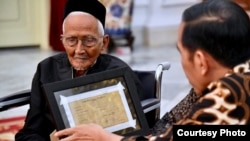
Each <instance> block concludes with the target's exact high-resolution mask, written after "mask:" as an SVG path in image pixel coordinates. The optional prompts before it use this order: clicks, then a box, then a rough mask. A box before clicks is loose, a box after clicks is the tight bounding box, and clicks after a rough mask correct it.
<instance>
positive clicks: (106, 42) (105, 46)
mask: <svg viewBox="0 0 250 141" xmlns="http://www.w3.org/2000/svg"><path fill="white" fill-rule="evenodd" d="M108 45H109V35H104V37H103V40H102V47H101V53H102V54H104V53H107V49H108Z"/></svg>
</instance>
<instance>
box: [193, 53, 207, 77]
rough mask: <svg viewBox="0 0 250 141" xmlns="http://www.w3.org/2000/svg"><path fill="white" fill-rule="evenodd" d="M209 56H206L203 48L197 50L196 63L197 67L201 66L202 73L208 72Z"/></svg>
mask: <svg viewBox="0 0 250 141" xmlns="http://www.w3.org/2000/svg"><path fill="white" fill-rule="evenodd" d="M207 59H208V58H206V54H205V53H204V51H202V50H197V51H196V52H195V64H196V65H197V66H196V67H198V68H199V70H200V74H201V75H206V74H207V73H208V68H209V66H208V62H207V61H208V60H207Z"/></svg>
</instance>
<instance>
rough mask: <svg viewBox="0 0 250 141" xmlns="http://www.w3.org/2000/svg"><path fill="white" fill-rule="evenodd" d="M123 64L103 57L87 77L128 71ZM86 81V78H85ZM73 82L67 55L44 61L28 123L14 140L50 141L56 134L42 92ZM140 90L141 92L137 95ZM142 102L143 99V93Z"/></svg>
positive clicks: (36, 78)
mask: <svg viewBox="0 0 250 141" xmlns="http://www.w3.org/2000/svg"><path fill="white" fill-rule="evenodd" d="M127 66H128V64H126V63H125V62H123V61H122V60H120V59H118V58H116V57H114V56H111V55H108V54H103V55H100V56H99V58H98V59H97V62H96V63H95V65H94V66H93V67H92V68H90V69H89V70H88V72H87V75H88V74H93V73H98V72H101V71H105V70H110V69H114V68H119V67H127ZM83 77H84V76H83ZM67 79H72V68H71V65H70V63H69V60H68V58H67V54H66V53H60V54H57V55H55V56H52V57H49V58H47V59H45V60H43V61H41V62H40V63H39V64H38V66H37V70H36V73H35V75H34V78H33V81H32V88H31V99H30V109H29V110H28V113H27V117H26V119H25V125H24V127H23V129H21V130H20V131H19V132H18V133H17V134H16V136H15V140H16V141H49V140H50V137H49V135H50V133H51V132H52V131H54V130H55V125H54V123H53V119H52V116H51V115H50V111H49V107H48V103H47V102H46V100H45V95H44V94H43V92H42V85H43V84H46V83H51V82H56V81H61V80H67ZM133 79H134V80H135V82H136V86H137V87H141V84H140V82H139V79H138V78H137V77H133ZM139 90H141V88H138V92H139ZM139 93H140V94H139V95H140V99H144V98H143V95H142V93H141V92H139Z"/></svg>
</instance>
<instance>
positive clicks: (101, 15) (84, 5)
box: [63, 0, 106, 28]
mask: <svg viewBox="0 0 250 141" xmlns="http://www.w3.org/2000/svg"><path fill="white" fill-rule="evenodd" d="M73 11H82V12H86V13H89V14H91V15H93V16H94V17H96V18H97V19H98V20H99V21H100V22H101V23H102V25H103V28H104V27H105V17H106V8H105V6H104V5H103V4H102V3H101V2H99V1H98V0H67V2H66V5H65V8H64V17H63V19H65V18H66V17H67V16H68V14H69V13H71V12H73Z"/></svg>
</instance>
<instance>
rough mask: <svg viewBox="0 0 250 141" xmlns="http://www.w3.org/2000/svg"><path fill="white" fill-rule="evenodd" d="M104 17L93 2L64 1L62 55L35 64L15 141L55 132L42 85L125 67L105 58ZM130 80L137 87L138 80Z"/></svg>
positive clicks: (37, 140) (45, 138)
mask: <svg viewBox="0 0 250 141" xmlns="http://www.w3.org/2000/svg"><path fill="white" fill-rule="evenodd" d="M105 16H106V8H105V7H104V6H103V5H102V4H101V3H100V2H99V1H97V0H68V3H67V4H66V7H65V16H64V21H63V29H62V30H63V34H62V35H61V40H62V43H63V45H64V47H65V50H66V52H63V53H59V54H57V55H55V56H51V57H49V58H46V59H45V60H43V61H41V62H40V63H39V64H38V66H37V70H36V73H35V75H34V78H33V82H32V89H31V101H30V109H29V110H28V113H27V117H26V120H25V125H24V127H23V129H21V130H20V131H19V132H18V133H17V134H16V136H15V140H16V141H49V140H50V134H51V132H52V131H54V130H55V126H54V123H53V119H52V117H51V115H50V110H49V107H48V102H47V101H46V100H45V96H44V95H43V92H42V85H43V84H46V83H51V82H56V81H62V80H67V79H73V78H75V77H84V75H88V74H93V73H98V72H102V71H106V70H110V69H114V68H119V67H128V65H127V64H126V63H125V62H123V61H122V60H120V59H118V58H116V57H114V56H111V55H108V54H105V51H106V48H107V46H108V43H109V36H108V35H105V34H104V25H105ZM134 80H135V82H136V84H137V86H138V87H140V83H139V80H138V78H137V77H134ZM139 89H140V88H139ZM139 89H138V91H139Z"/></svg>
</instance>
